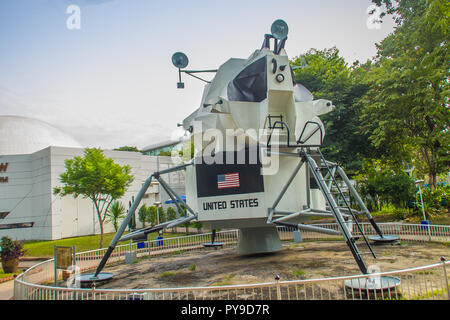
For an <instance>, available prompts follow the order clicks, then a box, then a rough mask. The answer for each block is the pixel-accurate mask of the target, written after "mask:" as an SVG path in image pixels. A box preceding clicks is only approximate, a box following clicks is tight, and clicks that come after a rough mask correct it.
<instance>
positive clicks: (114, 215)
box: [106, 201, 126, 232]
mask: <svg viewBox="0 0 450 320" xmlns="http://www.w3.org/2000/svg"><path fill="white" fill-rule="evenodd" d="M125 212H126V211H125V206H124V205H123V204H122V202H120V201H114V202H113V203H112V205H111V207H110V208H109V210H108V213H107V214H106V215H107V216H108V219H107V222H112V224H113V226H114V230H115V231H116V232H117V230H118V229H119V220H120V219H123V218H125Z"/></svg>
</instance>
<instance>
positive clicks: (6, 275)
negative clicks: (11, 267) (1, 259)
mask: <svg viewBox="0 0 450 320" xmlns="http://www.w3.org/2000/svg"><path fill="white" fill-rule="evenodd" d="M21 273H22V271H21V270H17V272H16V273H4V272H3V269H2V268H1V267H0V282H1V281H2V279H5V278H10V277H14V275H19V274H21Z"/></svg>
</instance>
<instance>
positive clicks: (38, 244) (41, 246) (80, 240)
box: [24, 233, 184, 257]
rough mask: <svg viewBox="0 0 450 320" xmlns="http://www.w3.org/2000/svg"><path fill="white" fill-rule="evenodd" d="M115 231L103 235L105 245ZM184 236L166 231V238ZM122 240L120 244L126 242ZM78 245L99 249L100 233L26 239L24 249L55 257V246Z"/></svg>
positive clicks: (83, 248)
mask: <svg viewBox="0 0 450 320" xmlns="http://www.w3.org/2000/svg"><path fill="white" fill-rule="evenodd" d="M114 235H115V233H106V234H104V235H103V246H104V247H107V246H108V245H109V244H110V243H111V240H112V239H113V237H114ZM157 236H158V235H157V234H156V233H154V234H152V235H151V239H152V240H153V239H155V238H156V237H157ZM178 236H184V234H179V233H178V234H177V233H164V234H163V237H164V238H171V237H178ZM124 243H126V242H122V243H119V244H124ZM55 245H57V246H66V247H71V246H76V250H77V252H82V251H89V250H94V249H98V248H99V246H100V235H92V236H84V237H76V238H67V239H61V240H54V241H24V249H26V250H27V253H26V255H25V257H53V256H54V246H55Z"/></svg>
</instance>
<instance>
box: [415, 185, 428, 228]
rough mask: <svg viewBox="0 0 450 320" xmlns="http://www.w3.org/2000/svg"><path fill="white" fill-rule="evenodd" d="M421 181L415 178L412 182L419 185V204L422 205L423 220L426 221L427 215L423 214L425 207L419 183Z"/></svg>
mask: <svg viewBox="0 0 450 320" xmlns="http://www.w3.org/2000/svg"><path fill="white" fill-rule="evenodd" d="M422 182H423V180H416V181H414V183H415V184H416V185H417V186H419V195H420V204H421V205H422V214H423V220H424V221H426V220H427V217H426V216H425V209H424V207H423V198H422V189H420V184H421V183H422Z"/></svg>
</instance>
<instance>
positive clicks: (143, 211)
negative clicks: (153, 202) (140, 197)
mask: <svg viewBox="0 0 450 320" xmlns="http://www.w3.org/2000/svg"><path fill="white" fill-rule="evenodd" d="M138 219H139V221H140V222H141V223H142V225H143V227H144V228H145V222H146V221H147V220H148V208H147V206H146V205H145V204H144V205H142V206H141V207H140V208H139V210H138Z"/></svg>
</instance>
